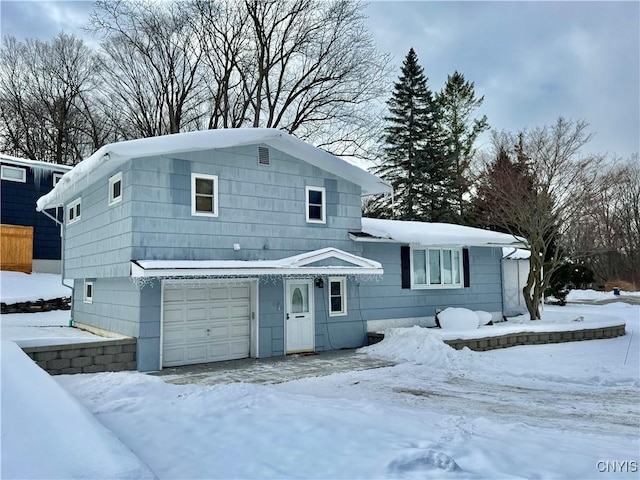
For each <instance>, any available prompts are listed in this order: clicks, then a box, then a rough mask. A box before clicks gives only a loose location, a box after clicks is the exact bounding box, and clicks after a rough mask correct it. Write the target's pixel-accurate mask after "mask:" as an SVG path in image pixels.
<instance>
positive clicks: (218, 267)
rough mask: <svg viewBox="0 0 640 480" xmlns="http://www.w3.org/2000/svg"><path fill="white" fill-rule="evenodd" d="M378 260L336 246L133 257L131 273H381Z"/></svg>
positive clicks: (146, 275) (191, 275) (150, 275)
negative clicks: (201, 256) (275, 254)
mask: <svg viewBox="0 0 640 480" xmlns="http://www.w3.org/2000/svg"><path fill="white" fill-rule="evenodd" d="M383 273H384V270H383V269H382V265H381V264H380V263H379V262H376V261H374V260H370V259H368V258H364V257H359V256H357V255H353V254H351V253H347V252H344V251H342V250H338V249H337V248H331V247H329V248H322V249H320V250H313V251H311V252H306V253H302V254H300V255H294V256H292V257H286V258H281V259H279V260H132V261H131V277H132V278H133V279H136V278H138V279H140V278H197V277H257V276H303V275H304V276H324V275H343V276H345V275H382V274H383Z"/></svg>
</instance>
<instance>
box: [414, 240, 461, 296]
mask: <svg viewBox="0 0 640 480" xmlns="http://www.w3.org/2000/svg"><path fill="white" fill-rule="evenodd" d="M411 286H412V288H462V287H463V275H462V249H460V248H412V249H411Z"/></svg>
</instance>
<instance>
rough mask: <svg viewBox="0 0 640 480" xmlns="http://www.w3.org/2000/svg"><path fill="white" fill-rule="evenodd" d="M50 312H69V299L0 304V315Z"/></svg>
mask: <svg viewBox="0 0 640 480" xmlns="http://www.w3.org/2000/svg"><path fill="white" fill-rule="evenodd" d="M52 310H71V297H63V298H54V299H51V300H42V299H40V300H36V301H35V302H18V303H11V304H8V305H7V304H6V303H4V302H2V303H1V304H0V313H2V314H3V315H4V314H5V313H39V312H50V311H52Z"/></svg>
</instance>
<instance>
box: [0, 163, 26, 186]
mask: <svg viewBox="0 0 640 480" xmlns="http://www.w3.org/2000/svg"><path fill="white" fill-rule="evenodd" d="M0 178H2V180H9V181H10V182H20V183H26V181H27V171H26V170H25V169H24V168H19V167H9V166H8V165H2V168H1V172H0Z"/></svg>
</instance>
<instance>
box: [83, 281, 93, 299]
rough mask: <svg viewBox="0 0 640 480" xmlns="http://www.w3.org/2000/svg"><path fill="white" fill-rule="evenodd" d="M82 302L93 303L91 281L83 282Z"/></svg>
mask: <svg viewBox="0 0 640 480" xmlns="http://www.w3.org/2000/svg"><path fill="white" fill-rule="evenodd" d="M84 303H93V282H87V281H85V282H84Z"/></svg>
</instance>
